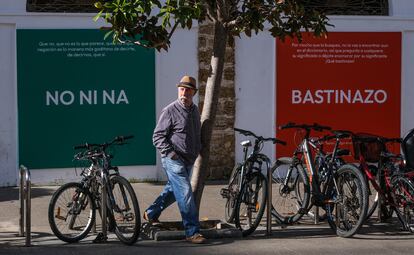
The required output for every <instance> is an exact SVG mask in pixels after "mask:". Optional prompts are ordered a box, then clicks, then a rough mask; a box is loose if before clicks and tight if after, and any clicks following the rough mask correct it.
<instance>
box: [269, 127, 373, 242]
mask: <svg viewBox="0 0 414 255" xmlns="http://www.w3.org/2000/svg"><path fill="white" fill-rule="evenodd" d="M289 128H296V129H300V130H304V131H305V135H304V138H303V139H302V142H301V144H300V145H299V146H298V147H297V148H296V150H295V152H294V153H293V157H292V158H290V159H288V158H282V159H278V160H276V162H275V164H274V165H273V166H272V181H273V185H275V187H274V190H275V191H276V192H278V194H277V195H275V196H273V197H275V200H274V201H272V205H273V209H272V215H273V216H274V217H276V219H277V220H278V221H280V222H282V223H283V224H293V223H295V222H297V221H299V220H300V219H301V217H302V216H303V215H304V214H307V213H308V212H309V210H310V209H311V208H312V207H313V206H317V207H321V208H323V209H324V210H325V211H326V216H327V220H328V223H329V226H330V227H331V228H332V229H333V230H334V231H335V232H336V234H337V235H338V236H341V237H351V236H353V235H354V234H355V233H356V232H357V231H358V230H359V229H360V228H361V226H362V224H363V221H364V219H365V217H366V213H367V203H368V194H367V188H366V182H365V179H364V176H363V175H362V173H361V171H359V169H358V168H357V167H356V166H354V165H352V164H344V163H342V162H341V163H338V160H339V159H338V158H339V157H340V156H343V155H347V154H349V151H347V150H344V149H340V148H339V144H340V141H341V139H344V138H347V137H349V135H348V134H346V133H343V132H340V131H334V132H333V133H334V134H333V135H330V136H325V137H323V138H319V139H312V138H310V133H311V131H319V132H322V131H327V130H331V128H330V127H326V126H321V125H318V124H316V123H315V124H313V125H306V124H303V125H299V124H295V123H288V124H286V125H283V126H281V127H280V129H289ZM331 139H335V144H334V147H333V150H332V153H331V154H326V153H325V152H324V151H323V148H322V144H323V142H325V141H328V140H331ZM315 154H316V157H315V158H316V159H318V158H319V160H318V161H317V162H315V161H314V159H313V157H314V155H315Z"/></svg>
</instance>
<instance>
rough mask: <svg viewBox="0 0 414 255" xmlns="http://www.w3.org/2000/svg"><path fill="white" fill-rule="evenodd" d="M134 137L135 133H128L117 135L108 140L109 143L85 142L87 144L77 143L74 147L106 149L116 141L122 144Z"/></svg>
mask: <svg viewBox="0 0 414 255" xmlns="http://www.w3.org/2000/svg"><path fill="white" fill-rule="evenodd" d="M132 138H134V136H133V135H127V136H116V137H115V138H114V139H113V140H112V141H110V142H107V143H103V144H96V143H85V144H81V145H76V146H74V147H73V149H75V150H79V149H88V150H90V149H93V148H96V147H97V148H102V149H105V148H107V147H109V146H111V145H112V144H114V143H117V144H118V145H122V144H123V143H124V142H125V141H126V140H129V139H132Z"/></svg>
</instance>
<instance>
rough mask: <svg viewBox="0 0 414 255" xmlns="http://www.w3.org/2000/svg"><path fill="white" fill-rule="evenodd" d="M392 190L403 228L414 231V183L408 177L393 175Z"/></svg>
mask: <svg viewBox="0 0 414 255" xmlns="http://www.w3.org/2000/svg"><path fill="white" fill-rule="evenodd" d="M391 192H392V196H393V198H394V202H395V207H394V209H395V212H396V214H397V217H398V219H399V221H400V222H401V224H402V225H403V228H404V229H405V230H407V231H410V232H411V233H412V232H414V215H413V214H414V184H413V183H412V182H411V181H410V180H409V179H407V178H406V177H403V176H396V177H393V178H392V180H391Z"/></svg>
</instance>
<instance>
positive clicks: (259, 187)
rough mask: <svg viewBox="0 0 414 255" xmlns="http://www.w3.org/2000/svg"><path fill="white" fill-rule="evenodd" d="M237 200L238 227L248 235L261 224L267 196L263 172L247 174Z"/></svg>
mask: <svg viewBox="0 0 414 255" xmlns="http://www.w3.org/2000/svg"><path fill="white" fill-rule="evenodd" d="M246 178H247V179H246V182H245V183H244V184H243V186H242V188H241V191H240V193H239V196H238V198H237V201H236V207H235V211H234V212H235V214H234V221H235V223H236V227H237V228H238V229H240V230H241V231H242V235H243V236H248V235H250V234H251V233H253V231H255V230H256V228H257V226H259V224H260V221H261V219H262V216H263V213H264V209H265V207H266V198H267V181H266V178H265V177H264V176H263V174H262V173H259V172H256V173H252V174H251V175H250V176H246Z"/></svg>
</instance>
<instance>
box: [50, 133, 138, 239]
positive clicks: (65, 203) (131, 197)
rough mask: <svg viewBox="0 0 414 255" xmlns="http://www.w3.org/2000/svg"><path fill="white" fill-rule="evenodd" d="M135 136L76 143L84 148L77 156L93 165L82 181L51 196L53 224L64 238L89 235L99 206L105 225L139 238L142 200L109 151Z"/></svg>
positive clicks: (127, 236)
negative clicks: (123, 175)
mask: <svg viewBox="0 0 414 255" xmlns="http://www.w3.org/2000/svg"><path fill="white" fill-rule="evenodd" d="M131 138H133V136H118V137H116V138H115V139H113V140H112V141H111V142H109V143H104V144H84V145H79V146H75V149H83V151H81V152H79V153H77V154H75V160H77V161H86V162H89V166H88V167H86V168H84V169H83V170H82V173H81V176H82V180H81V181H80V182H70V183H66V184H64V185H62V186H61V187H60V188H59V189H57V190H56V192H55V193H54V194H53V196H52V198H51V200H50V203H49V210H48V218H49V225H50V227H51V229H52V231H53V233H54V234H55V235H56V236H57V237H58V238H59V239H60V240H62V241H65V242H69V243H72V242H78V241H80V240H81V239H83V238H85V237H86V236H87V235H88V233H89V232H90V231H91V229H92V226H93V225H94V224H95V222H96V211H97V210H98V212H99V213H100V214H101V219H102V223H104V222H105V224H102V226H107V230H109V231H112V232H115V234H116V236H117V237H118V238H119V240H120V241H121V242H123V243H125V244H128V245H131V244H133V243H135V242H136V241H137V239H138V237H139V233H140V230H141V216H140V210H139V205H138V200H137V197H136V195H135V192H134V190H133V188H132V186H131V184H130V183H129V182H128V180H127V179H125V178H124V177H122V176H120V174H119V170H118V168H117V167H114V166H112V165H111V160H112V158H113V155H111V154H110V153H109V149H110V148H111V147H113V146H115V145H123V144H125V143H126V140H128V139H131ZM102 196H104V197H105V198H106V199H105V200H102ZM102 201H106V202H105V203H106V211H103V210H102V205H101V204H102ZM102 214H103V215H105V214H106V217H105V216H103V215H102ZM102 230H104V229H102ZM103 232H105V233H106V231H103ZM98 237H99V235H98ZM103 238H104V239H106V236H104V237H103ZM95 240H97V239H95ZM101 241H104V240H101Z"/></svg>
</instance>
